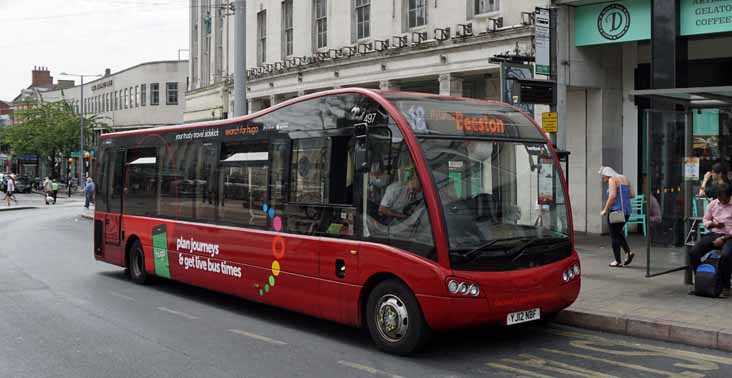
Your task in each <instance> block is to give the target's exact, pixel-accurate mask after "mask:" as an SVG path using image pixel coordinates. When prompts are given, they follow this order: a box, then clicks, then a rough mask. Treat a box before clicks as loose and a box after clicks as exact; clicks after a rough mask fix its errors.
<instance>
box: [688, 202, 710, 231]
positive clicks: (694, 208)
mask: <svg viewBox="0 0 732 378" xmlns="http://www.w3.org/2000/svg"><path fill="white" fill-rule="evenodd" d="M699 201H701V202H702V208H701V212H699V205H698V203H699ZM707 205H709V198H707V197H698V196H694V199H693V200H692V203H691V217H692V218H703V217H704V212H705V211H706V210H707ZM697 225H698V228H699V229H698V230H697V231H698V235H703V234H706V233H707V232H708V230H707V228H706V227H704V222H701V221H700V222H697Z"/></svg>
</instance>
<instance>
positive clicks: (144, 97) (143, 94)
mask: <svg viewBox="0 0 732 378" xmlns="http://www.w3.org/2000/svg"><path fill="white" fill-rule="evenodd" d="M146 102H147V85H146V84H142V85H140V105H142V106H145V105H147V104H146Z"/></svg>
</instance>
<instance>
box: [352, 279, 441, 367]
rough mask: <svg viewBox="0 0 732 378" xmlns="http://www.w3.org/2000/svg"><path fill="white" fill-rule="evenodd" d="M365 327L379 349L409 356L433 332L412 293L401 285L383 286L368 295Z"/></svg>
mask: <svg viewBox="0 0 732 378" xmlns="http://www.w3.org/2000/svg"><path fill="white" fill-rule="evenodd" d="M366 323H367V325H368V329H369V333H370V334H371V338H372V339H373V340H374V343H376V346H378V347H379V349H381V350H383V351H385V352H387V353H392V354H397V355H408V354H411V353H413V352H415V351H417V350H419V349H420V348H421V347H422V346H424V344H426V343H427V341H428V340H429V338H430V333H431V332H430V329H429V327H428V326H427V323H426V322H425V320H424V317H423V316H422V311H421V310H420V308H419V304H418V303H417V298H415V296H414V294H413V293H412V291H411V290H410V289H409V288H408V287H407V286H406V285H404V284H403V283H402V282H401V281H399V280H395V279H391V280H386V281H382V282H380V283H379V284H378V285H376V286H375V287H374V289H373V290H371V293H369V297H368V302H367V305H366Z"/></svg>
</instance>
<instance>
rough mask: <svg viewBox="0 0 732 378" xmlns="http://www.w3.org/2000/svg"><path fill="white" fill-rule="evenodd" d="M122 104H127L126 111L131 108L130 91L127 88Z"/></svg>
mask: <svg viewBox="0 0 732 378" xmlns="http://www.w3.org/2000/svg"><path fill="white" fill-rule="evenodd" d="M122 102H123V103H124V104H125V109H128V108H129V107H130V90H129V89H127V88H125V97H124V98H123V99H122Z"/></svg>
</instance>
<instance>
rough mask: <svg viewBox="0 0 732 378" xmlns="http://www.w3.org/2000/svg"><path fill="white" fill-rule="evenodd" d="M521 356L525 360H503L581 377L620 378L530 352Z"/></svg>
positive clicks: (503, 360)
mask: <svg viewBox="0 0 732 378" xmlns="http://www.w3.org/2000/svg"><path fill="white" fill-rule="evenodd" d="M519 357H521V358H523V360H517V359H512V358H504V359H502V360H501V362H505V363H509V364H513V365H521V366H525V367H529V368H536V369H541V370H546V371H550V372H552V373H559V374H564V375H571V376H575V377H581V378H619V377H617V376H615V375H610V374H605V373H601V372H598V371H594V370H589V369H585V368H582V367H579V366H574V365H570V364H567V363H563V362H559V361H552V360H547V359H544V358H541V357H537V356H533V355H530V354H520V355H519Z"/></svg>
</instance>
